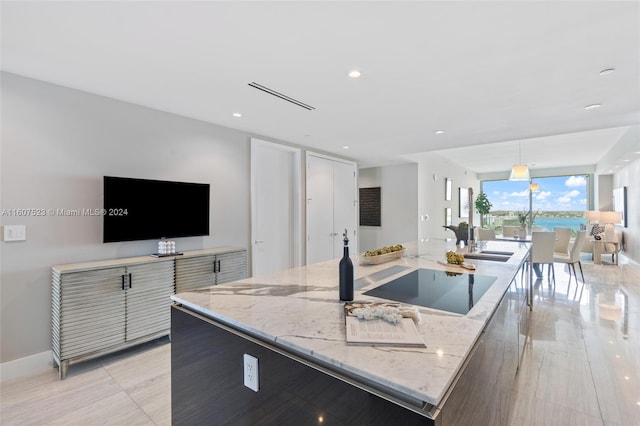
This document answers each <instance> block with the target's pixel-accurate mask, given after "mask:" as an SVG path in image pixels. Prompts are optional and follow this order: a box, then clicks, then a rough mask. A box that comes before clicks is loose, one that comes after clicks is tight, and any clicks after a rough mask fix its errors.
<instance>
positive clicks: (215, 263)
mask: <svg viewBox="0 0 640 426" xmlns="http://www.w3.org/2000/svg"><path fill="white" fill-rule="evenodd" d="M216 272H218V262H216V261H215V260H214V261H213V273H214V274H215V273H216Z"/></svg>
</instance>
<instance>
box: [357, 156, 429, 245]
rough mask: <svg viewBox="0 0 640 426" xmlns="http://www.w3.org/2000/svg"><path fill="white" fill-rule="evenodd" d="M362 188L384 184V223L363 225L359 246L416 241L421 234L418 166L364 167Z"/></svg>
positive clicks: (382, 200) (382, 202)
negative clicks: (419, 233) (419, 231)
mask: <svg viewBox="0 0 640 426" xmlns="http://www.w3.org/2000/svg"><path fill="white" fill-rule="evenodd" d="M358 179H359V184H358V185H359V187H360V188H374V187H378V186H379V187H380V198H381V212H380V214H381V226H360V227H359V229H360V237H359V243H360V245H359V248H360V252H365V251H367V250H371V249H373V248H378V247H383V246H389V245H393V244H401V243H404V242H408V241H415V239H416V238H417V236H418V166H417V164H403V165H400V166H387V167H371V168H366V169H360V170H359V173H358Z"/></svg>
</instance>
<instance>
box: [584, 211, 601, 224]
mask: <svg viewBox="0 0 640 426" xmlns="http://www.w3.org/2000/svg"><path fill="white" fill-rule="evenodd" d="M584 217H585V219H587V220H588V221H589V222H591V221H599V220H600V212H599V211H597V210H587V211H586V212H584Z"/></svg>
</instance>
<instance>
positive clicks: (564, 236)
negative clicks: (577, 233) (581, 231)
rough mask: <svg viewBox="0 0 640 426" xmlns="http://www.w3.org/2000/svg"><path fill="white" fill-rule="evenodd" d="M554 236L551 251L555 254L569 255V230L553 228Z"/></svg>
mask: <svg viewBox="0 0 640 426" xmlns="http://www.w3.org/2000/svg"><path fill="white" fill-rule="evenodd" d="M553 232H555V234H556V243H555V245H554V247H553V251H554V252H555V253H556V254H562V255H569V240H570V239H571V228H553Z"/></svg>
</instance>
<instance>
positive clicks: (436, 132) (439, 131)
mask: <svg viewBox="0 0 640 426" xmlns="http://www.w3.org/2000/svg"><path fill="white" fill-rule="evenodd" d="M433 133H435V134H436V135H441V134H443V133H444V130H436V131H435V132H433Z"/></svg>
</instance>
